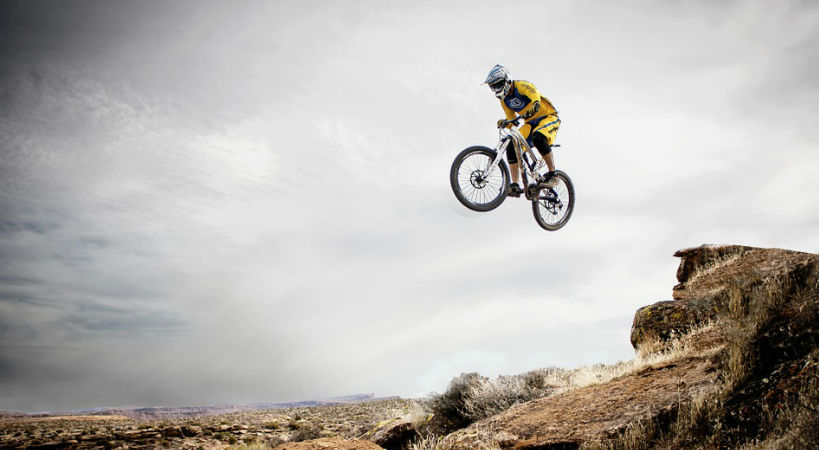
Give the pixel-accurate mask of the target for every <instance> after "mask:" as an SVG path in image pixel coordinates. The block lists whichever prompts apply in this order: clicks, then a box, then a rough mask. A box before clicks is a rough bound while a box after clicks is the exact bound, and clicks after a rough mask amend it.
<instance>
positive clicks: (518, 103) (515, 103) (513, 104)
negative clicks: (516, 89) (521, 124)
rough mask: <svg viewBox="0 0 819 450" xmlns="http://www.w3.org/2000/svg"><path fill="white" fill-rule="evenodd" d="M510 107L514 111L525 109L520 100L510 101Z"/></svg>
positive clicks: (513, 99) (512, 99)
mask: <svg viewBox="0 0 819 450" xmlns="http://www.w3.org/2000/svg"><path fill="white" fill-rule="evenodd" d="M509 107H510V108H512V109H520V108H523V101H522V100H521V99H519V98H511V99H510V100H509Z"/></svg>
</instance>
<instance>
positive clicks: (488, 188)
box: [449, 146, 509, 212]
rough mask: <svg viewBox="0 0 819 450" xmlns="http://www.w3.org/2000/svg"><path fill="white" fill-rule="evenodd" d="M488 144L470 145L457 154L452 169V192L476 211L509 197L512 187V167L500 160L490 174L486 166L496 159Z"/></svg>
mask: <svg viewBox="0 0 819 450" xmlns="http://www.w3.org/2000/svg"><path fill="white" fill-rule="evenodd" d="M495 156H496V153H495V151H494V150H492V149H491V148H489V147H480V146H476V147H469V148H467V149H466V150H464V151H462V152H461V153H459V154H458V156H456V157H455V161H453V162H452V168H451V169H450V171H449V184H450V185H451V186H452V192H454V193H455V198H457V199H458V201H459V202H461V203H462V204H463V205H464V206H466V207H467V208H469V209H471V210H473V211H482V212H483V211H491V210H493V209H495V208H497V207H498V206H500V204H501V203H503V201H504V200H505V199H506V190H507V188H508V187H509V168H508V167H507V166H506V161H500V162H499V163H498V167H497V168H495V170H494V171H493V172H492V173H491V174H488V175H487V174H486V173H485V170H486V168H487V167H488V166H489V163H491V162H492V161H493V160H494V159H495Z"/></svg>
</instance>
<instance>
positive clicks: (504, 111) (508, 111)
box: [500, 99, 515, 120]
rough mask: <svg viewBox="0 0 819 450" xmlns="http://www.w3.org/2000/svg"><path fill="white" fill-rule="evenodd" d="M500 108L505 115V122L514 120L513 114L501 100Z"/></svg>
mask: <svg viewBox="0 0 819 450" xmlns="http://www.w3.org/2000/svg"><path fill="white" fill-rule="evenodd" d="M500 105H501V108H503V113H504V114H506V120H512V119H514V118H515V112H514V111H512V110H511V109H510V108H509V107H508V106H506V104H505V103H503V99H501V101H500Z"/></svg>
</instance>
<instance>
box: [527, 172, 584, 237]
mask: <svg viewBox="0 0 819 450" xmlns="http://www.w3.org/2000/svg"><path fill="white" fill-rule="evenodd" d="M554 176H556V177H557V178H558V180H559V182H558V185H557V186H555V187H554V188H547V187H538V188H537V191H536V195H535V198H533V199H532V213H533V214H534V215H535V221H537V224H538V225H540V227H541V228H543V229H544V230H547V231H556V230H559V229H561V228H563V226H564V225H566V223H567V222H568V221H569V219H571V218H572V213H573V212H574V203H575V195H574V185H573V184H572V180H571V178H569V176H568V175H566V173H565V172H563V171H560V170H556V171H555V175H554ZM554 194H557V195H554ZM555 200H557V201H555ZM553 216H554V217H553ZM555 219H556V220H555Z"/></svg>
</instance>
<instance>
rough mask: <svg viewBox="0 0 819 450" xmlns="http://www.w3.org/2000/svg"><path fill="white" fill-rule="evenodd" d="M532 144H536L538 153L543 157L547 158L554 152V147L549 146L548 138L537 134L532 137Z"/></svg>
mask: <svg viewBox="0 0 819 450" xmlns="http://www.w3.org/2000/svg"><path fill="white" fill-rule="evenodd" d="M532 143H534V144H535V148H536V149H537V151H538V152H540V155H541V156H546V155H548V154H549V153H551V152H552V146H551V145H549V141H548V140H547V139H546V136H544V135H542V134H540V133H535V135H534V136H533V137H532Z"/></svg>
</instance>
